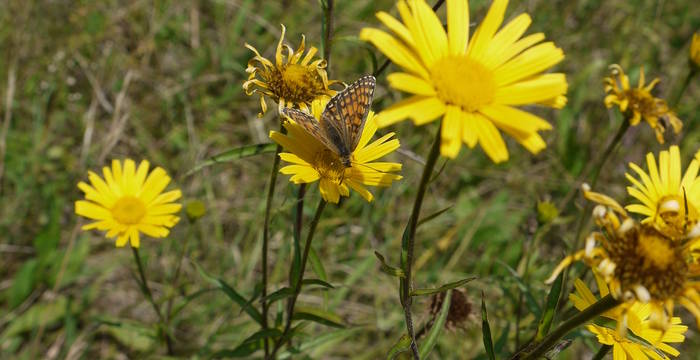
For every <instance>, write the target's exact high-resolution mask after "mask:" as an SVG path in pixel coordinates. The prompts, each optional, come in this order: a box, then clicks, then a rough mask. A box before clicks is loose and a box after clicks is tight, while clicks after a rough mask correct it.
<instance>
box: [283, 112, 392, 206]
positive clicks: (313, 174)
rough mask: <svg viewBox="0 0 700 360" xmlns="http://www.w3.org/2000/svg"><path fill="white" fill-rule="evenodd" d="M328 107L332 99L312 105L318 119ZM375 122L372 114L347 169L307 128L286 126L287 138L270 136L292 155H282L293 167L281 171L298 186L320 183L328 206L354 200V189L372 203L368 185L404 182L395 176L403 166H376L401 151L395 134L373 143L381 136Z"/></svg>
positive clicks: (384, 185)
mask: <svg viewBox="0 0 700 360" xmlns="http://www.w3.org/2000/svg"><path fill="white" fill-rule="evenodd" d="M327 103H328V99H319V100H315V101H314V102H313V103H312V104H311V110H312V111H311V113H312V114H313V116H314V117H315V118H316V119H320V117H321V113H322V112H323V109H324V108H325V107H326V104H327ZM375 118H376V116H375V115H374V112H372V111H370V112H369V115H367V120H366V122H365V127H364V129H363V131H362V136H361V138H360V142H359V143H358V144H357V148H356V149H355V151H353V153H352V156H351V158H350V160H351V164H352V166H350V167H345V165H343V162H342V161H341V160H340V158H339V157H338V155H337V154H335V153H334V152H333V151H331V150H330V149H328V148H327V147H326V146H325V145H323V144H322V143H321V142H319V141H318V140H316V139H315V138H314V137H313V136H311V134H309V133H307V132H306V130H304V128H302V127H301V126H299V125H297V124H295V123H294V122H292V121H288V122H286V123H285V124H284V127H285V128H286V129H287V135H285V134H282V133H279V132H276V131H272V132H270V138H271V139H272V140H273V141H274V142H276V143H278V144H280V145H282V147H284V149H285V150H287V151H289V152H284V153H281V154H280V158H281V159H282V160H284V161H286V162H288V163H291V164H292V165H287V166H285V167H283V168H281V169H280V172H281V173H283V174H285V175H292V177H291V178H290V179H289V180H290V181H291V182H293V183H295V184H301V183H311V182H314V181H317V180H320V184H319V190H320V191H321V196H323V199H325V200H326V201H328V202H332V203H338V201H339V200H340V196H341V195H342V196H350V188H352V189H353V190H355V191H357V192H358V193H359V194H360V195H361V196H362V197H363V198H365V200H367V201H372V199H373V196H372V193H371V192H369V190H367V188H365V185H368V186H381V187H388V186H390V185H391V183H392V182H393V181H396V180H399V179H401V176H400V175H398V174H392V172H395V171H400V170H401V164H399V163H393V162H373V161H374V160H377V159H379V158H380V157H383V156H385V155H387V154H389V153H390V152H392V151H394V150H396V149H398V148H399V140H397V139H391V138H392V137H393V136H394V133H389V134H386V135H384V136H382V137H381V138H379V139H378V140H376V141H374V142H372V143H371V144H370V143H369V141H370V140H371V139H372V137H373V136H374V134H375V133H376V132H377V124H376V120H375ZM390 139H391V140H390Z"/></svg>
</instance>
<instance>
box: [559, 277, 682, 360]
mask: <svg viewBox="0 0 700 360" xmlns="http://www.w3.org/2000/svg"><path fill="white" fill-rule="evenodd" d="M596 281H597V284H598V289H599V292H600V296H606V295H608V293H609V290H608V287H607V285H606V284H605V282H604V281H602V279H600V277H596ZM574 286H575V288H576V292H575V293H572V294H570V295H569V300H570V301H571V302H572V303H573V304H574V306H575V307H576V309H578V310H579V311H583V310H584V309H586V308H588V307H589V306H591V305H593V304H594V303H595V302H596V301H598V298H597V297H596V296H595V295H593V292H592V291H591V290H590V289H589V288H588V286H586V284H585V283H584V282H583V281H581V280H579V279H576V281H575V282H574ZM650 315H651V311H650V306H649V304H643V303H640V302H634V303H632V304H623V305H621V306H618V307H616V308H614V309H612V310H610V311H608V312H606V313H604V314H603V315H602V316H603V317H605V318H608V319H610V320H613V321H615V322H616V323H617V327H618V329H612V328H609V327H607V326H601V325H596V324H590V325H587V326H586V328H587V329H588V331H590V332H592V333H593V334H595V335H596V337H597V338H598V342H600V343H601V344H605V345H611V346H612V347H613V360H620V359H622V360H625V359H627V358H630V359H650V358H651V359H668V357H667V356H666V355H665V354H662V353H660V352H659V350H661V351H663V352H665V353H667V354H669V355H671V356H678V355H680V352H679V351H678V350H676V349H675V348H673V347H671V346H670V345H669V344H668V343H682V342H683V341H685V336H684V335H683V334H684V333H685V332H686V331H687V330H688V327H687V326H685V325H682V324H681V319H680V318H679V317H673V318H672V319H671V325H670V327H669V328H668V330H666V331H665V332H661V331H659V330H655V329H653V328H652V327H651V322H650V320H649V317H650ZM622 324H624V325H626V328H625V330H623V331H621V329H619V328H620V327H621V325H622ZM626 329H629V330H631V331H632V333H633V334H634V337H632V336H628V335H627V331H626Z"/></svg>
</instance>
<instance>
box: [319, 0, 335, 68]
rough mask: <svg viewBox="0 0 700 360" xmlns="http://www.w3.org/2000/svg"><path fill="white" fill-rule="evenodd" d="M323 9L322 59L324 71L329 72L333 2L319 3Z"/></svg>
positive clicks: (330, 0)
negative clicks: (324, 65) (324, 63)
mask: <svg viewBox="0 0 700 360" xmlns="http://www.w3.org/2000/svg"><path fill="white" fill-rule="evenodd" d="M321 5H322V7H323V23H322V24H321V31H322V32H323V44H322V45H323V58H324V59H325V60H326V71H327V72H330V68H331V41H332V38H333V0H325V1H322V2H321Z"/></svg>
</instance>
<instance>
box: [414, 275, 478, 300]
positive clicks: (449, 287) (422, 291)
mask: <svg viewBox="0 0 700 360" xmlns="http://www.w3.org/2000/svg"><path fill="white" fill-rule="evenodd" d="M474 279H476V276H472V277H470V278H466V279H462V280H459V281H454V282H451V283H447V284H445V285H442V286H440V287H439V288H434V289H416V290H413V292H412V293H411V296H421V295H432V294H437V293H441V292H445V291H447V290H452V289H455V288H458V287H460V286H462V285H464V284H466V283H468V282H470V281H472V280H474Z"/></svg>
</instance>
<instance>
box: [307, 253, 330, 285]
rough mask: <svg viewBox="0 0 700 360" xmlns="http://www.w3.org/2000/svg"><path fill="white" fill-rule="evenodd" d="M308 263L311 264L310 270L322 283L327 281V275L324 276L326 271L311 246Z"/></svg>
mask: <svg viewBox="0 0 700 360" xmlns="http://www.w3.org/2000/svg"><path fill="white" fill-rule="evenodd" d="M309 263H310V264H311V269H313V271H314V272H315V273H316V275H317V276H318V277H319V278H320V279H321V280H323V281H328V275H326V269H325V268H324V267H323V263H322V262H321V258H319V257H318V253H317V252H316V250H314V247H313V246H312V247H311V248H310V249H309Z"/></svg>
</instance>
